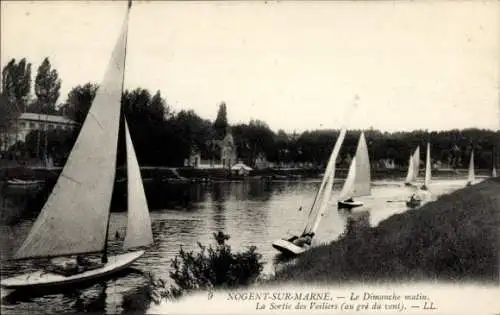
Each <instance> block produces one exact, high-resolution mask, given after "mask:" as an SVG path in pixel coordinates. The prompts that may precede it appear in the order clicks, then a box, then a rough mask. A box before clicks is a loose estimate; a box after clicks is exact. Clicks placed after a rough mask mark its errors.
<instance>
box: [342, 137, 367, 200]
mask: <svg viewBox="0 0 500 315" xmlns="http://www.w3.org/2000/svg"><path fill="white" fill-rule="evenodd" d="M370 194H371V175H370V158H369V155H368V146H367V145H366V139H365V135H364V133H363V132H361V135H360V137H359V142H358V147H357V149H356V154H355V156H354V158H353V159H352V161H351V165H350V166H349V171H348V173H347V178H346V180H345V182H344V186H343V188H342V191H341V192H340V196H339V201H338V209H339V210H340V209H349V210H350V209H352V208H356V207H360V206H362V205H363V203H362V202H360V201H354V199H353V198H354V197H362V196H369V195H370Z"/></svg>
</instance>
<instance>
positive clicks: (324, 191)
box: [303, 129, 347, 234]
mask: <svg viewBox="0 0 500 315" xmlns="http://www.w3.org/2000/svg"><path fill="white" fill-rule="evenodd" d="M346 132H347V131H346V129H342V130H341V131H340V134H339V137H338V138H337V141H336V142H335V145H334V147H333V150H332V154H331V155H330V159H329V160H328V164H327V166H326V170H325V175H324V176H323V180H322V182H321V185H320V188H319V190H318V193H317V194H316V199H315V201H314V203H313V205H312V207H311V211H310V212H309V218H308V221H307V224H306V227H305V228H304V232H303V234H307V233H315V231H316V229H317V228H318V225H319V222H320V220H321V217H322V216H323V213H324V212H325V211H326V209H327V206H328V201H329V200H330V196H331V193H332V189H333V182H334V179H335V161H336V160H337V156H338V155H339V152H340V147H341V146H342V143H343V142H344V138H345V134H346Z"/></svg>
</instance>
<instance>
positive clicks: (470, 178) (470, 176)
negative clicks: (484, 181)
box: [467, 150, 476, 186]
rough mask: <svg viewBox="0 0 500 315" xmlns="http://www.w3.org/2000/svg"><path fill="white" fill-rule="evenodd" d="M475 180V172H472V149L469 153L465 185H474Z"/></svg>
mask: <svg viewBox="0 0 500 315" xmlns="http://www.w3.org/2000/svg"><path fill="white" fill-rule="evenodd" d="M475 181H476V174H475V173H474V150H472V151H471V153H470V161H469V174H468V178H467V186H470V185H474V183H475Z"/></svg>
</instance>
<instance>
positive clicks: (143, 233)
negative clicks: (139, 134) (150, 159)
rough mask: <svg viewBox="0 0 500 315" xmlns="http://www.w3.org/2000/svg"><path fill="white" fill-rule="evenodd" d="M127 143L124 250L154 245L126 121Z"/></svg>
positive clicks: (146, 204)
mask: <svg viewBox="0 0 500 315" xmlns="http://www.w3.org/2000/svg"><path fill="white" fill-rule="evenodd" d="M125 142H126V148H127V200H128V218H127V233H126V236H125V240H124V242H123V248H125V249H128V248H134V247H140V246H146V245H150V244H151V243H153V232H152V231H151V219H150V217H149V208H148V203H147V200H146V194H145V193H144V186H143V184H142V178H141V170H140V168H139V163H138V162H137V156H136V154H135V150H134V145H133V143H132V139H131V138H130V132H129V129H128V125H127V121H126V120H125Z"/></svg>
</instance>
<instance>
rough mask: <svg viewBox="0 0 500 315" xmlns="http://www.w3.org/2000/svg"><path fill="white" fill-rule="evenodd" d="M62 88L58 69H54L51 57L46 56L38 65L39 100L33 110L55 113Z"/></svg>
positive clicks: (37, 87)
mask: <svg viewBox="0 0 500 315" xmlns="http://www.w3.org/2000/svg"><path fill="white" fill-rule="evenodd" d="M60 89H61V80H60V79H59V75H58V73H57V70H55V69H52V66H51V64H50V61H49V58H48V57H46V58H45V59H44V60H43V61H42V64H41V65H40V67H38V72H37V75H36V78H35V94H36V97H37V100H36V104H35V106H34V107H33V110H35V111H38V112H40V113H45V114H52V113H55V111H56V109H55V107H56V102H57V99H58V98H59V90H60Z"/></svg>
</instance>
